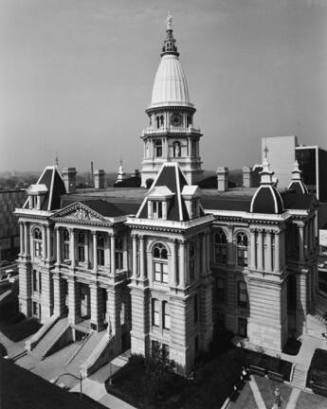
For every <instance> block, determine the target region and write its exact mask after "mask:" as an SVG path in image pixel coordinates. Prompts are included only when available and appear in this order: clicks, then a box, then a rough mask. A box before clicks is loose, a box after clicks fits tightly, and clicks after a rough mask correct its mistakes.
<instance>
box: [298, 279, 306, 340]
mask: <svg viewBox="0 0 327 409" xmlns="http://www.w3.org/2000/svg"><path fill="white" fill-rule="evenodd" d="M296 300H297V306H296V328H297V331H298V333H303V331H305V328H306V316H307V313H308V277H307V275H306V274H296Z"/></svg>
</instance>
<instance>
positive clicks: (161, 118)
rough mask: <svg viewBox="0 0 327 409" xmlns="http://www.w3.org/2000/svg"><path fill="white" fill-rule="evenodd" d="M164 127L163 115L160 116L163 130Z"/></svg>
mask: <svg viewBox="0 0 327 409" xmlns="http://www.w3.org/2000/svg"><path fill="white" fill-rule="evenodd" d="M163 126H164V116H163V115H161V116H160V127H161V128H163Z"/></svg>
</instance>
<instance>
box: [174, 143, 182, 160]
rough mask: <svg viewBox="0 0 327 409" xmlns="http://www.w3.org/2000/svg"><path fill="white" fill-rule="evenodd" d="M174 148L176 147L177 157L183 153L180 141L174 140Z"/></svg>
mask: <svg viewBox="0 0 327 409" xmlns="http://www.w3.org/2000/svg"><path fill="white" fill-rule="evenodd" d="M173 149H174V157H175V158H180V157H181V154H182V152H181V144H180V142H174V144H173Z"/></svg>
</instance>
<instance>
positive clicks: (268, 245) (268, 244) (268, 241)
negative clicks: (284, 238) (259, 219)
mask: <svg viewBox="0 0 327 409" xmlns="http://www.w3.org/2000/svg"><path fill="white" fill-rule="evenodd" d="M271 255H272V242H271V232H270V231H268V232H266V256H265V260H267V262H266V268H265V270H266V271H269V272H270V271H272V259H271Z"/></svg>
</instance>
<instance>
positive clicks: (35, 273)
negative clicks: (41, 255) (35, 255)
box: [33, 270, 37, 292]
mask: <svg viewBox="0 0 327 409" xmlns="http://www.w3.org/2000/svg"><path fill="white" fill-rule="evenodd" d="M33 291H34V292H36V291H37V271H36V270H33Z"/></svg>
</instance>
